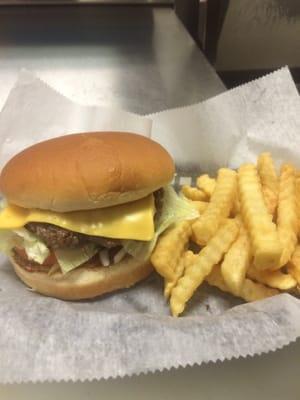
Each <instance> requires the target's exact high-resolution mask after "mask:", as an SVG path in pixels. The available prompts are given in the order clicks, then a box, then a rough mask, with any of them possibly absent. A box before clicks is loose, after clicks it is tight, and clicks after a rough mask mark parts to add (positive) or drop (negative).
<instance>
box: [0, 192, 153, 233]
mask: <svg viewBox="0 0 300 400" xmlns="http://www.w3.org/2000/svg"><path fill="white" fill-rule="evenodd" d="M154 211H155V207H154V198H153V195H152V194H151V195H150V196H147V197H145V198H143V199H140V200H137V201H133V202H131V203H127V204H121V205H118V206H114V207H107V208H98V209H96V210H87V211H73V212H68V213H57V212H54V211H47V210H39V209H27V208H22V207H19V206H15V205H12V204H8V205H7V206H6V207H5V208H4V209H3V210H2V211H1V212H0V229H18V228H21V227H23V226H24V225H25V224H27V222H45V223H47V224H53V225H57V226H60V227H61V228H65V229H68V230H70V231H74V232H79V233H83V234H86V235H93V236H105V237H109V238H115V239H135V240H151V239H152V238H153V236H154V221H153V217H154Z"/></svg>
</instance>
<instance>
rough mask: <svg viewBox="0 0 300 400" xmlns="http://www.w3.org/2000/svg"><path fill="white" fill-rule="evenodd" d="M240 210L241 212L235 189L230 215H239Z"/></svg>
mask: <svg viewBox="0 0 300 400" xmlns="http://www.w3.org/2000/svg"><path fill="white" fill-rule="evenodd" d="M240 212H241V205H240V199H239V196H238V190H236V193H235V195H234V199H233V205H232V209H231V213H230V215H231V216H232V217H233V218H234V217H236V216H237V215H239V214H240Z"/></svg>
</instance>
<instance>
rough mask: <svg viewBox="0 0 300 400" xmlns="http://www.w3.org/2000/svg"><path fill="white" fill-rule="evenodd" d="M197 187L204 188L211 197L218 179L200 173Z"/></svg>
mask: <svg viewBox="0 0 300 400" xmlns="http://www.w3.org/2000/svg"><path fill="white" fill-rule="evenodd" d="M197 187H198V189H200V190H203V192H205V193H206V194H207V196H208V197H211V196H212V194H213V192H214V190H215V188H216V180H215V179H214V178H210V177H209V176H208V175H207V174H204V175H200V176H198V178H197Z"/></svg>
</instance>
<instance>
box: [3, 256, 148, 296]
mask: <svg viewBox="0 0 300 400" xmlns="http://www.w3.org/2000/svg"><path fill="white" fill-rule="evenodd" d="M10 262H11V263H12V265H13V267H14V270H15V272H16V274H17V275H18V277H19V278H20V279H21V280H22V281H23V282H24V283H25V284H26V285H27V286H29V287H30V288H32V289H34V290H35V291H36V292H38V293H41V294H44V295H46V296H50V297H56V298H58V299H62V300H81V299H89V298H93V297H97V296H100V295H102V294H104V293H109V292H113V291H115V290H118V289H123V288H128V287H130V286H132V285H134V284H135V283H137V282H139V281H141V280H142V279H145V278H146V277H147V276H148V275H150V273H151V272H152V271H153V268H152V265H151V264H150V262H149V261H144V262H141V261H138V260H136V259H134V258H132V257H129V256H128V257H126V258H125V259H123V260H122V261H120V262H119V263H118V264H114V265H111V266H110V267H102V266H101V267H99V266H94V265H93V266H91V265H90V266H88V267H87V266H82V267H78V268H76V269H74V270H73V271H71V272H68V273H67V274H66V275H63V274H62V273H61V272H60V270H59V268H58V271H57V272H55V273H53V274H51V275H48V274H47V273H45V272H28V271H26V270H25V269H24V268H22V267H20V266H19V265H18V264H17V263H16V261H15V259H14V258H13V257H10Z"/></svg>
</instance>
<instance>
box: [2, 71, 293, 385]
mask: <svg viewBox="0 0 300 400" xmlns="http://www.w3.org/2000/svg"><path fill="white" fill-rule="evenodd" d="M40 85H42V86H43V83H42V82H40V81H38V80H36V79H34V77H31V82H29V83H28V85H25V86H23V87H20V85H18V84H17V86H16V87H15V88H14V91H13V93H12V94H11V96H12V95H13V97H11V96H9V98H8V101H7V103H6V105H5V108H4V110H3V112H2V113H1V114H0V146H1V147H0V162H1V163H3V162H4V161H5V159H7V158H9V157H10V156H12V155H13V154H14V153H15V152H16V151H18V150H19V149H20V143H19V140H22V143H21V145H22V146H25V145H27V144H30V143H32V142H33V141H34V140H36V137H32V135H34V133H35V132H37V128H39V131H40V132H43V118H38V119H37V120H38V123H36V118H34V115H35V114H36V113H38V112H39V111H40V108H39V107H40V103H41V99H40V101H38V100H39V99H38V98H36V96H38V90H37V89H38V88H39V87H40ZM33 87H34V88H35V90H37V92H36V94H35V96H34V97H33V98H32V102H33V103H31V104H34V107H35V108H34V109H33V108H32V107H26V104H24V102H26V101H27V99H28V97H27V95H26V94H28V92H29V93H31V89H32V88H33ZM46 89H47V90H46ZM49 91H51V89H50V88H47V86H46V85H44V86H43V96H44V101H45V97H46V98H48V100H49V98H50V97H51V96H52V94H53V93H52V94H50V92H49ZM48 96H49V97H48ZM56 96H58V97H62V96H60V95H59V94H58V93H56ZM21 97H22V98H23V100H22V99H21ZM31 97H32V96H31ZM29 98H30V96H29ZM56 99H57V101H59V102H61V103H65V104H66V108H69V110H70V113H71V114H74V108H73V107H77V108H76V110H77V113H79V114H80V113H83V115H87V114H86V110H83V109H81V107H82V106H78V105H74V104H73V105H71V104H69V103H68V100H67V99H65V98H63V99H61V98H59V99H58V98H57V97H56ZM16 105H18V108H16ZM51 105H52V103H51V101H50V100H49V101H48V109H49V110H51ZM108 111H109V110H108ZM3 115H4V117H5V118H4V117H3ZM16 115H18V118H16ZM150 117H151V119H152V120H153V128H152V132H151V135H152V137H153V138H155V140H157V141H159V142H161V143H162V144H164V145H165V146H166V147H167V148H168V150H169V151H170V152H171V153H172V154H173V156H174V157H175V160H176V163H177V166H178V173H179V175H178V177H177V180H176V182H177V184H178V183H180V180H182V179H190V174H191V173H192V174H193V175H194V174H195V173H196V172H197V171H199V170H206V169H209V170H212V171H214V170H215V169H216V168H217V167H219V166H221V165H227V164H230V165H233V166H234V165H235V164H236V163H239V162H242V161H244V160H246V159H247V160H248V159H250V160H253V158H254V157H255V156H256V154H257V153H258V152H259V151H261V150H265V149H269V147H271V150H272V151H274V153H275V157H276V160H277V161H278V162H280V161H281V160H282V159H284V158H285V159H287V160H292V161H294V162H295V163H296V165H299V163H298V158H299V157H297V156H298V148H300V146H298V142H299V140H300V135H299V132H300V129H299V128H300V123H299V118H300V113H299V96H298V94H297V91H296V89H295V87H294V84H293V81H292V79H291V77H290V74H289V71H288V70H287V69H282V70H279V71H277V72H275V73H273V74H271V75H268V76H266V77H264V78H262V79H259V80H256V81H254V82H251V83H249V84H247V85H243V86H241V87H239V88H237V89H234V90H232V91H229V92H227V93H224V94H222V95H219V96H217V97H215V98H212V99H209V100H208V101H206V102H204V103H199V104H197V105H194V106H189V107H184V108H183V109H176V110H167V111H165V112H162V113H157V114H154V115H152V116H150ZM77 118H78V120H82V118H81V117H80V115H78V116H77ZM137 119H138V118H137ZM134 120H135V118H134V116H131V117H130V121H131V122H130V123H131V128H132V129H134V128H135V127H136V125H135V123H134ZM68 121H70V115H68V113H66V115H65V118H62V117H61V115H60V116H59V117H58V118H57V117H56V115H55V113H52V114H51V118H48V119H47V124H48V125H47V127H48V128H49V126H51V127H52V128H51V132H50V131H49V132H48V134H49V136H50V137H51V135H56V134H57V132H56V131H55V130H54V129H53V128H55V127H58V126H59V127H61V128H62V129H61V131H62V132H64V131H65V129H67V128H68ZM86 121H88V123H87V124H86V125H85V124H84V123H82V122H81V123H80V124H81V125H80V130H82V129H83V128H84V127H85V126H88V125H89V120H88V119H87V120H86ZM25 122H26V123H27V124H28V128H27V134H26V135H21V134H20V133H19V132H20V129H21V127H22V126H23V125H24V123H25ZM140 122H141V120H140V119H138V124H140ZM144 122H145V121H144ZM144 122H143V123H142V124H144ZM147 124H148V122H146V125H147ZM147 126H149V125H147ZM47 127H46V126H45V129H46V128H47ZM96 128H97V129H99V130H100V129H101V124H100V122H99V124H98V125H97V126H96ZM74 129H75V130H76V126H74ZM147 129H148V128H147ZM30 132H31V133H32V134H31V133H30ZM146 134H149V132H148V133H147V132H146ZM7 140H8V142H9V144H7ZM182 175H187V178H183V177H182ZM0 326H1V334H0V360H1V361H0V382H2V383H4V382H6V383H8V382H9V383H15V382H43V381H59V380H72V381H78V380H79V381H83V380H90V379H100V378H104V379H107V378H109V377H117V376H126V375H132V374H139V373H142V372H149V371H156V370H163V369H170V368H172V367H176V368H177V367H179V366H187V365H194V364H201V363H203V362H209V361H213V362H215V361H218V360H220V361H222V360H225V359H230V358H238V357H246V356H252V355H255V354H261V353H266V352H269V351H274V350H276V349H279V348H281V347H282V346H284V345H286V344H288V343H290V342H292V341H294V340H296V338H297V337H298V336H299V334H300V301H299V300H298V299H297V298H295V297H292V296H290V295H288V294H282V295H279V296H276V297H273V298H269V299H266V300H263V301H259V302H255V303H251V304H242V302H241V301H240V300H238V299H236V298H234V297H232V296H230V295H227V294H224V293H222V292H220V291H218V290H217V289H214V288H211V287H209V286H208V285H203V286H201V288H200V289H199V290H198V291H197V292H196V294H195V296H194V297H193V299H192V300H191V302H190V303H189V305H188V307H187V310H186V312H185V314H184V316H183V317H182V318H177V319H175V318H172V317H170V314H169V308H168V304H167V303H166V302H165V300H164V298H163V296H162V281H161V279H160V278H159V277H158V276H157V275H155V274H153V275H151V276H150V277H149V278H148V279H147V280H145V281H144V282H141V283H140V284H138V285H136V286H135V287H134V288H132V289H129V290H122V291H119V292H118V293H114V294H111V295H107V296H104V297H102V298H101V299H98V300H91V301H81V302H63V301H60V300H56V299H52V298H46V297H43V296H40V295H38V294H36V293H34V292H32V291H29V290H27V289H25V287H24V285H23V284H22V283H21V282H20V281H19V280H17V279H16V277H15V275H14V273H13V271H12V269H11V267H10V266H9V264H8V262H7V260H6V259H5V258H4V257H2V258H1V259H0Z"/></svg>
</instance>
